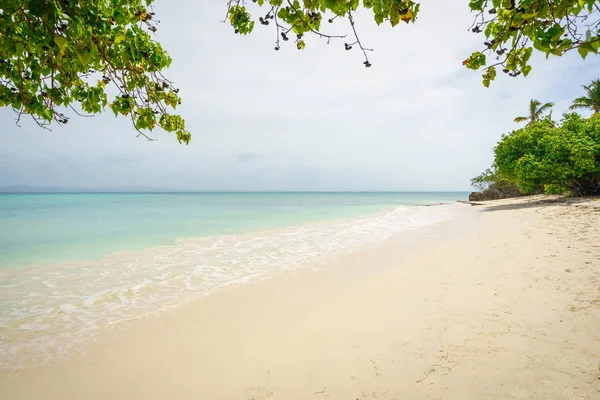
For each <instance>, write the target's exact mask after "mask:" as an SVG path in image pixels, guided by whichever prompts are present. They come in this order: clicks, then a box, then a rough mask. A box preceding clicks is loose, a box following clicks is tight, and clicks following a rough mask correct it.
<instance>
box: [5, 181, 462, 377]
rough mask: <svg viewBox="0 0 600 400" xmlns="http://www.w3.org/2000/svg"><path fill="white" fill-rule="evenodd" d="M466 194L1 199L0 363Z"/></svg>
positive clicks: (342, 244)
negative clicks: (0, 355)
mask: <svg viewBox="0 0 600 400" xmlns="http://www.w3.org/2000/svg"><path fill="white" fill-rule="evenodd" d="M466 197H467V194H466V193H133V194H129V193H127V194H126V193H119V194H115V193H110V194H109V193H106V194H0V354H2V355H3V356H2V357H1V358H0V367H3V368H24V367H30V366H33V365H41V364H45V363H48V362H50V361H51V360H54V359H57V358H68V357H70V356H73V355H75V354H77V352H78V351H81V349H82V348H84V345H85V343H87V342H88V341H89V340H91V339H93V338H94V337H95V335H96V334H97V333H98V332H99V331H100V330H102V329H105V328H120V327H123V326H126V324H127V322H129V321H131V320H135V319H137V318H142V317H144V316H146V315H149V314H153V313H156V312H160V311H161V310H165V309H169V308H172V307H177V306H179V305H181V304H184V303H186V302H188V301H190V300H193V299H195V298H198V297H199V296H203V295H206V294H208V293H210V292H212V291H215V290H219V289H221V288H223V287H225V286H229V285H233V284H240V283H244V282H249V281H254V280H259V279H264V278H266V277H268V276H270V275H272V274H274V273H277V272H278V271H282V270H293V269H295V268H302V267H304V266H312V267H314V266H318V265H322V264H323V263H325V262H327V261H328V260H331V259H332V258H335V257H336V256H339V255H340V254H343V253H347V252H351V251H358V250H360V249H363V248H367V247H369V246H376V245H379V244H381V243H382V242H385V241H387V240H391V239H393V237H394V236H395V235H397V234H400V233H405V232H407V231H410V230H415V229H422V228H424V227H427V226H431V225H433V224H436V223H439V222H441V221H444V220H447V219H449V218H452V217H453V216H454V215H455V214H456V210H457V205H456V204H455V203H454V202H455V200H460V199H465V198H466ZM441 203H445V204H441ZM432 204H436V205H437V206H435V207H424V205H432ZM439 204H441V205H439Z"/></svg>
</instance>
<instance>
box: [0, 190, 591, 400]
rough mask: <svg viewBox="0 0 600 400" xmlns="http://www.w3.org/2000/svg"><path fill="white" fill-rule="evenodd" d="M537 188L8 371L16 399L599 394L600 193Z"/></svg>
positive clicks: (3, 379)
mask: <svg viewBox="0 0 600 400" xmlns="http://www.w3.org/2000/svg"><path fill="white" fill-rule="evenodd" d="M535 201H536V200H535V199H533V198H528V199H527V201H525V202H524V201H523V200H514V199H511V200H501V201H496V202H489V204H486V205H485V206H483V207H466V206H465V209H464V213H461V215H460V216H459V218H456V219H455V221H454V222H451V223H447V224H446V225H445V226H442V225H443V223H442V224H440V225H437V226H434V227H431V228H430V229H429V231H428V232H427V233H426V234H425V236H424V237H423V236H421V237H418V238H417V237H415V238H413V241H412V242H411V241H410V240H408V241H406V242H404V244H390V245H385V246H381V247H378V248H375V249H371V250H369V251H364V252H361V253H358V254H353V255H346V256H342V257H340V258H339V259H338V260H336V261H335V262H332V263H330V264H328V265H327V266H326V267H325V268H321V269H319V270H316V271H311V270H303V271H301V272H297V273H294V274H289V275H286V276H278V277H274V278H271V279H268V280H263V281H260V282H255V283H250V284H246V285H241V286H236V287H232V288H228V289H225V290H221V291H219V292H217V293H214V294H211V295H210V296H206V297H203V298H202V299H200V300H196V301H194V302H192V303H189V304H187V305H185V306H182V307H181V308H179V309H176V310H173V311H172V312H167V313H164V314H161V315H158V316H155V317H149V318H147V319H145V320H143V321H140V322H138V323H136V324H135V326H132V327H131V328H130V329H128V330H126V331H123V332H117V333H115V334H111V335H109V336H110V337H107V338H103V339H102V340H100V341H99V342H98V343H95V344H93V345H91V346H90V347H89V348H88V352H87V354H85V355H83V356H81V357H78V358H77V359H74V360H70V361H66V362H62V363H57V364H55V365H52V366H49V367H40V368H36V369H34V370H32V371H23V372H22V373H20V374H19V375H17V376H13V377H12V378H9V376H8V375H9V374H8V372H7V371H2V372H0V398H2V399H4V398H6V399H30V398H31V399H33V398H46V399H59V398H60V399H79V398H86V399H95V398H98V399H101V398H115V399H120V398H123V399H132V398H140V399H142V398H143V399H164V398H210V399H240V398H244V399H262V398H273V399H278V398H281V399H304V398H315V399H317V398H323V397H328V396H329V397H331V398H348V399H355V398H359V399H361V400H362V399H400V398H402V399H413V398H414V399H422V398H429V397H433V398H440V397H443V398H448V399H453V398H509V397H518V398H524V397H531V396H532V397H534V398H544V399H567V398H568V399H572V398H593V397H594V396H597V395H600V369H599V368H600V268H599V267H600V246H599V243H600V230H599V229H598V228H597V227H598V226H600V202H599V201H597V200H589V201H583V202H581V203H578V204H575V205H572V204H571V205H568V204H567V205H566V206H564V207H563V206H561V203H557V204H550V205H549V204H535ZM481 210H484V211H483V212H482V211H481Z"/></svg>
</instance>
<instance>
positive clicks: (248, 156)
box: [237, 151, 264, 163]
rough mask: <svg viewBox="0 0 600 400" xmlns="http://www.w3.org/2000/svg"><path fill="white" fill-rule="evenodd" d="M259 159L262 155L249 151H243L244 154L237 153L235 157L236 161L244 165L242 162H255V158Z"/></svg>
mask: <svg viewBox="0 0 600 400" xmlns="http://www.w3.org/2000/svg"><path fill="white" fill-rule="evenodd" d="M261 157H264V156H263V155H262V154H257V153H253V152H251V151H245V152H242V153H239V154H238V155H237V160H238V161H239V162H242V163H244V162H249V161H252V160H256V159H257V158H261Z"/></svg>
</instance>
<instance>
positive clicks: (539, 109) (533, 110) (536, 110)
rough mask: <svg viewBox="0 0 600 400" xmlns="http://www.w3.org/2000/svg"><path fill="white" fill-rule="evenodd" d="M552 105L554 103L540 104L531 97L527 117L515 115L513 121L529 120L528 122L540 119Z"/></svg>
mask: <svg viewBox="0 0 600 400" xmlns="http://www.w3.org/2000/svg"><path fill="white" fill-rule="evenodd" d="M552 107H554V103H546V104H542V103H541V102H540V101H537V100H536V99H531V101H530V102H529V115H528V116H527V117H517V118H515V122H525V121H529V124H530V123H532V122H535V121H540V120H541V119H542V118H543V117H544V114H545V113H546V111H548V110H550V109H551V108H552Z"/></svg>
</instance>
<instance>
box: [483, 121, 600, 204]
mask: <svg viewBox="0 0 600 400" xmlns="http://www.w3.org/2000/svg"><path fill="white" fill-rule="evenodd" d="M494 154H495V160H494V168H495V176H496V179H500V180H502V181H508V182H514V184H516V185H517V187H518V188H519V189H520V190H521V191H522V192H523V193H534V192H536V191H539V188H540V187H544V188H545V189H546V192H550V193H563V192H570V193H572V194H573V195H576V196H586V195H592V194H600V114H595V115H594V116H592V117H591V118H589V119H586V118H583V117H581V116H580V115H578V114H574V113H573V114H565V116H564V119H563V120H562V121H561V122H560V123H559V124H554V123H552V122H551V121H549V120H543V121H539V122H533V123H531V124H529V125H527V126H526V127H524V128H522V129H519V130H516V131H513V132H511V133H510V134H507V135H503V136H502V139H501V140H500V142H498V145H497V146H496V148H495V149H494Z"/></svg>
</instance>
